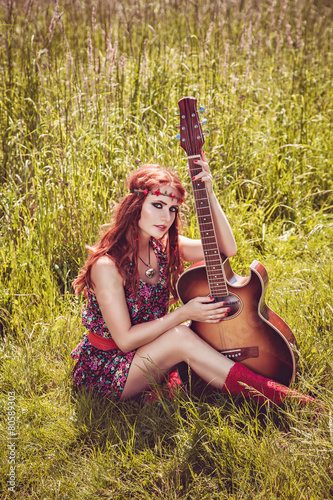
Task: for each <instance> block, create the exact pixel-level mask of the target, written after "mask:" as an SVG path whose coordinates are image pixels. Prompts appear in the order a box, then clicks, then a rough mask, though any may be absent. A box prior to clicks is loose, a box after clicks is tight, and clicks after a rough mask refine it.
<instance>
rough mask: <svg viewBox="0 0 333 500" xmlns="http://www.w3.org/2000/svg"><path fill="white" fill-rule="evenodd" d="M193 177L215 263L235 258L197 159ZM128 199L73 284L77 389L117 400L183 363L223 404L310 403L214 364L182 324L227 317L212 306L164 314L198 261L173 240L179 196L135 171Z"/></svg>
mask: <svg viewBox="0 0 333 500" xmlns="http://www.w3.org/2000/svg"><path fill="white" fill-rule="evenodd" d="M197 162H198V164H199V165H200V166H201V167H202V169H203V170H202V172H201V173H200V174H199V175H197V176H196V178H197V179H199V178H200V179H201V180H202V182H204V183H205V185H206V187H207V192H208V195H209V198H210V206H211V210H212V216H213V219H214V225H215V230H216V236H217V240H218V245H219V248H220V251H221V253H223V254H224V255H225V256H227V257H230V256H232V255H235V254H236V251H237V249H236V244H235V240H234V237H233V234H232V231H231V228H230V226H229V223H228V221H227V219H226V217H225V215H224V213H223V211H222V208H221V207H220V204H219V203H218V201H217V198H216V197H215V195H214V192H213V189H212V176H211V174H210V171H209V167H208V163H207V159H206V156H205V155H204V153H203V154H202V157H201V159H200V160H197ZM128 187H129V194H128V195H127V196H125V197H124V198H123V200H122V201H121V202H120V204H119V205H118V208H117V210H116V213H115V216H114V220H113V222H112V225H111V228H110V229H109V230H108V231H107V232H106V233H105V234H104V236H103V237H102V238H101V240H100V241H99V242H98V243H97V244H96V245H95V246H94V247H91V248H89V250H90V256H89V258H88V260H87V262H86V264H85V266H84V267H83V269H82V270H81V272H80V274H79V277H78V278H77V279H76V280H75V282H74V287H75V289H76V293H77V294H79V293H81V292H84V293H85V295H86V298H87V301H88V303H87V308H86V309H85V310H84V312H83V324H84V326H85V327H86V328H87V329H88V330H89V333H88V335H87V336H85V338H84V339H83V340H82V342H81V343H80V344H79V345H78V346H77V347H76V349H75V350H74V351H73V353H72V356H73V358H74V359H75V360H76V361H77V362H76V365H75V367H74V370H73V377H74V383H75V385H76V386H77V387H85V388H88V389H93V390H94V391H95V392H96V393H98V394H100V395H103V396H108V397H110V398H115V399H116V400H125V399H129V398H133V397H135V396H137V395H138V394H140V393H142V392H143V391H145V390H146V389H147V388H149V386H150V385H151V384H152V381H156V382H160V381H161V380H162V379H163V378H164V376H166V375H167V374H168V373H169V372H170V371H171V370H172V369H173V368H174V367H175V366H176V365H177V364H178V363H180V362H183V361H185V362H186V363H188V365H189V366H190V367H191V368H192V369H193V370H194V371H195V372H196V373H197V374H198V375H199V376H200V377H201V378H202V379H203V380H204V381H206V382H207V383H208V384H211V385H212V386H213V387H216V388H219V389H221V390H223V391H225V392H229V393H230V394H233V395H235V394H238V393H240V392H242V393H244V394H245V395H247V394H249V392H248V391H247V390H246V389H244V382H245V383H246V384H248V385H249V386H251V387H254V388H256V389H257V390H258V391H260V393H261V394H262V396H261V397H260V399H261V400H266V398H267V399H270V400H272V401H274V402H275V403H277V404H280V403H281V402H282V400H283V399H284V398H285V396H286V394H287V393H289V394H292V395H293V396H295V397H297V398H298V399H299V400H301V401H304V402H307V401H308V400H309V399H310V398H308V397H306V396H302V395H300V394H299V393H296V391H290V390H288V389H287V388H286V387H284V386H281V385H278V384H275V383H274V382H272V381H270V380H268V379H266V378H264V377H261V376H258V375H256V374H254V373H253V372H251V371H250V370H248V369H247V368H245V367H244V366H243V365H241V364H240V363H234V362H233V361H232V360H230V359H228V358H227V357H225V356H223V355H222V354H220V353H219V352H218V351H216V350H215V349H213V348H212V347H211V346H210V345H208V344H207V343H206V342H205V341H204V340H202V339H201V338H200V337H198V336H197V335H196V334H195V333H194V332H193V331H192V330H191V329H190V328H189V327H188V326H185V325H183V324H182V323H184V322H186V321H187V320H195V321H199V322H206V323H212V324H213V323H217V322H219V321H221V320H222V318H223V317H224V316H226V315H227V314H228V309H227V308H226V307H225V305H224V304H223V303H221V302H217V303H215V302H213V300H212V299H211V298H210V297H197V298H195V299H192V300H190V301H189V302H188V303H187V304H185V305H182V306H180V307H178V308H177V309H175V310H174V311H172V312H168V306H169V298H170V294H171V295H173V296H174V297H175V296H176V290H175V284H176V282H177V278H178V277H179V275H180V273H181V272H182V271H183V261H187V262H198V261H200V260H203V249H202V245H201V241H200V240H192V239H189V238H186V237H184V236H181V235H179V234H178V229H179V207H180V205H181V203H182V200H183V198H184V196H185V191H184V188H183V186H182V184H181V182H180V181H179V179H178V178H177V177H176V176H175V175H174V174H173V173H172V172H171V171H169V170H166V169H164V168H163V167H161V166H159V165H144V166H142V167H140V168H138V169H137V170H136V171H134V172H133V173H132V174H131V175H130V177H129V179H128Z"/></svg>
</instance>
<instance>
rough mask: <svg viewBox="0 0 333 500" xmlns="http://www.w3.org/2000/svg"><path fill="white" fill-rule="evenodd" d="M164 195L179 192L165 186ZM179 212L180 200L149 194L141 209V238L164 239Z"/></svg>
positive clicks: (162, 189)
mask: <svg viewBox="0 0 333 500" xmlns="http://www.w3.org/2000/svg"><path fill="white" fill-rule="evenodd" d="M161 191H162V192H163V193H167V194H174V195H175V196H177V192H176V191H175V190H174V189H173V188H172V187H171V186H163V188H161ZM177 211H178V199H177V198H170V196H164V195H163V194H160V195H158V196H156V195H154V194H150V193H149V194H148V195H147V197H146V199H145V201H144V202H143V205H142V208H141V217H140V220H139V232H140V234H141V238H150V237H151V236H153V237H154V238H156V239H160V238H162V237H163V236H164V235H165V233H167V232H168V230H169V228H170V227H171V226H172V224H173V222H174V220H175V217H176V213H177Z"/></svg>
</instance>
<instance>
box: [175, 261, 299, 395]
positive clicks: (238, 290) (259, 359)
mask: <svg viewBox="0 0 333 500" xmlns="http://www.w3.org/2000/svg"><path fill="white" fill-rule="evenodd" d="M223 267H224V272H225V276H226V279H227V283H228V292H229V295H230V296H231V297H233V298H236V299H237V302H238V304H239V307H238V309H237V311H235V312H234V311H231V313H230V316H227V317H226V318H225V319H223V320H222V321H221V322H220V323H218V324H208V323H199V322H196V321H193V322H192V324H191V328H192V329H193V330H194V331H195V332H196V333H197V334H198V335H199V336H200V337H201V338H203V339H204V340H205V341H206V342H207V343H208V344H210V345H211V346H213V347H214V348H215V349H217V350H218V351H220V352H221V353H222V354H224V355H225V356H228V357H229V358H231V359H233V360H235V361H239V362H241V363H242V364H244V365H245V366H247V367H248V368H249V369H250V370H252V371H253V372H256V373H259V374H261V375H263V376H265V377H268V378H271V379H273V380H275V381H276V382H279V383H281V384H284V385H286V386H289V385H290V384H291V382H292V381H293V379H294V376H295V364H296V363H295V357H294V353H293V346H297V342H296V339H295V337H294V335H293V333H292V331H291V330H290V328H289V327H288V325H287V324H286V323H285V322H284V321H283V320H282V318H280V317H279V316H278V315H277V314H276V313H275V312H273V311H272V310H271V309H269V308H268V307H267V305H266V304H265V302H264V295H265V288H266V286H267V283H268V276H267V272H266V269H265V268H264V266H263V265H262V264H260V262H258V261H254V262H252V264H251V266H250V271H251V274H250V276H249V277H246V278H244V277H241V276H237V275H236V274H234V273H233V271H232V269H231V266H230V263H229V260H228V259H227V260H225V261H224V263H223ZM177 290H178V294H179V297H180V299H181V301H182V302H183V303H184V304H186V303H187V302H188V301H189V300H191V299H193V298H194V297H198V296H201V297H203V296H206V295H210V289H209V284H208V280H207V273H206V267H205V263H204V262H200V263H197V264H193V265H192V266H191V267H189V268H188V269H187V271H185V272H184V273H183V274H182V275H181V276H180V278H179V280H178V283H177Z"/></svg>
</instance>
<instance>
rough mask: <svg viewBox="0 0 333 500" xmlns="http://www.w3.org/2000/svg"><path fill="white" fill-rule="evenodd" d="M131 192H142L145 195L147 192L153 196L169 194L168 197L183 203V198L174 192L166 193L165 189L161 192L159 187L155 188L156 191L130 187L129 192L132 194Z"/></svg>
mask: <svg viewBox="0 0 333 500" xmlns="http://www.w3.org/2000/svg"><path fill="white" fill-rule="evenodd" d="M133 193H138V194H139V193H143V194H144V195H145V196H147V195H148V194H153V195H154V196H161V195H162V196H169V198H172V199H175V200H177V201H178V203H179V205H181V204H182V203H183V198H179V197H178V196H176V195H175V194H173V193H168V192H167V191H165V192H164V193H162V191H160V190H159V189H157V190H156V191H153V192H149V191H148V189H131V194H133Z"/></svg>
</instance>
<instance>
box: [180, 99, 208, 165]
mask: <svg viewBox="0 0 333 500" xmlns="http://www.w3.org/2000/svg"><path fill="white" fill-rule="evenodd" d="M178 105H179V111H180V145H181V147H182V148H183V149H184V151H185V152H186V154H187V156H194V155H200V153H201V150H202V146H203V145H204V142H205V139H204V136H203V133H202V128H201V123H200V120H199V115H198V111H197V100H196V98H195V97H183V99H180V101H178Z"/></svg>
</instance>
